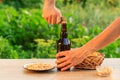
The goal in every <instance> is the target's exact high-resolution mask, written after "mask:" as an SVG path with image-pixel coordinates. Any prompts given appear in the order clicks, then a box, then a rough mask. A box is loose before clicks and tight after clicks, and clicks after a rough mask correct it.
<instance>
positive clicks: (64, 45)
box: [57, 21, 71, 70]
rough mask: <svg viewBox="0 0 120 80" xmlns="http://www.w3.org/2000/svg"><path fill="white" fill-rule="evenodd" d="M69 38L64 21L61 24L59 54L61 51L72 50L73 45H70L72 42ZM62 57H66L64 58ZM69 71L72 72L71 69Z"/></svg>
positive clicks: (58, 43) (58, 42)
mask: <svg viewBox="0 0 120 80" xmlns="http://www.w3.org/2000/svg"><path fill="white" fill-rule="evenodd" d="M67 37H68V33H67V24H66V22H65V21H64V22H62V24H61V33H60V39H59V40H58V41H57V53H58V52H60V51H66V50H70V48H71V43H70V40H69V39H68V38H67ZM62 57H64V56H62ZM62 57H60V58H62ZM58 59H59V58H58ZM58 70H61V69H58ZM68 70H70V69H68Z"/></svg>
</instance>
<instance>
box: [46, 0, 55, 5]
mask: <svg viewBox="0 0 120 80" xmlns="http://www.w3.org/2000/svg"><path fill="white" fill-rule="evenodd" d="M51 6H55V0H45V1H44V7H51Z"/></svg>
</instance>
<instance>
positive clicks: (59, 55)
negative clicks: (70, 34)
mask: <svg viewBox="0 0 120 80" xmlns="http://www.w3.org/2000/svg"><path fill="white" fill-rule="evenodd" d="M67 53H68V51H63V52H59V53H58V54H56V58H60V57H63V56H66V54H67Z"/></svg>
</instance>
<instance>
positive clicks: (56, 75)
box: [0, 58, 120, 80]
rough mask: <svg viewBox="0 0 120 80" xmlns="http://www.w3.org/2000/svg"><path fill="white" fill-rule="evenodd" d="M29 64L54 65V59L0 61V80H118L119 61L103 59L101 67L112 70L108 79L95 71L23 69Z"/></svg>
mask: <svg viewBox="0 0 120 80" xmlns="http://www.w3.org/2000/svg"><path fill="white" fill-rule="evenodd" d="M31 62H45V63H52V64H54V65H55V63H54V62H55V59H0V80H120V77H119V76H120V59H113V58H112V59H105V60H104V62H103V64H102V65H101V66H103V65H108V66H110V67H112V68H113V73H112V74H111V75H110V76H108V77H100V76H97V75H96V70H79V69H72V70H71V71H65V72H60V71H57V69H53V70H51V71H48V72H31V71H27V70H25V69H24V68H23V65H24V64H27V63H31Z"/></svg>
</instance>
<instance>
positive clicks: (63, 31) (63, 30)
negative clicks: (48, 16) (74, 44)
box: [60, 23, 68, 39]
mask: <svg viewBox="0 0 120 80" xmlns="http://www.w3.org/2000/svg"><path fill="white" fill-rule="evenodd" d="M60 37H61V39H63V38H67V37H68V33H67V24H66V23H62V24H61V35H60Z"/></svg>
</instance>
